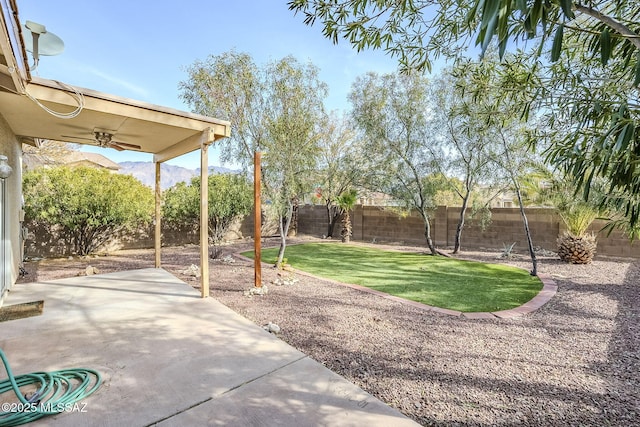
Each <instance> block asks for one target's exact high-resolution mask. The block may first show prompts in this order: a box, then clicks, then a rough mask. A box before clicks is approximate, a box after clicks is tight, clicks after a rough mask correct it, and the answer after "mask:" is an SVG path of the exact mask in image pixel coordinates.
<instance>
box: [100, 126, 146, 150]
mask: <svg viewBox="0 0 640 427" xmlns="http://www.w3.org/2000/svg"><path fill="white" fill-rule="evenodd" d="M93 134H94V136H95V141H96V142H97V143H98V146H100V147H109V148H114V149H116V150H118V151H123V150H126V149H134V150H139V149H140V146H139V145H135V144H128V143H126V142H119V141H113V140H112V138H113V134H112V133H109V132H104V131H97V130H96V131H94V132H93Z"/></svg>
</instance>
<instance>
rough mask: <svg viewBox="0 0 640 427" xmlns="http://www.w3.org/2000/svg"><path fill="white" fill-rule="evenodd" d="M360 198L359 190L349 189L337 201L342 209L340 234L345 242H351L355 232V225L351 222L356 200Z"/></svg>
mask: <svg viewBox="0 0 640 427" xmlns="http://www.w3.org/2000/svg"><path fill="white" fill-rule="evenodd" d="M357 200H358V192H357V191H356V190H354V189H349V190H347V191H345V192H343V193H342V194H340V196H339V197H338V200H337V203H338V207H339V208H340V211H341V212H342V231H341V232H340V236H341V237H342V241H343V242H344V243H349V241H351V236H352V234H353V229H352V228H353V227H352V224H351V211H352V210H353V208H354V206H355V205H356V201H357Z"/></svg>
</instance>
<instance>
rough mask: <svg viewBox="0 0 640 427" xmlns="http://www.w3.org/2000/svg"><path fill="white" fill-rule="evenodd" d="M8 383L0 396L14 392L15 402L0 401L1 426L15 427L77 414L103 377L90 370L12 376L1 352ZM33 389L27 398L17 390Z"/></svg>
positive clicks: (1, 385)
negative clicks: (58, 416) (82, 402)
mask: <svg viewBox="0 0 640 427" xmlns="http://www.w3.org/2000/svg"><path fill="white" fill-rule="evenodd" d="M0 358H2V363H3V364H4V369H5V371H6V372H7V375H8V377H9V378H8V379H6V380H3V381H0V395H3V394H4V393H8V392H10V391H13V393H15V395H16V396H17V397H18V402H15V399H11V403H9V402H7V401H6V399H0V400H1V401H2V402H3V403H2V404H1V406H2V410H1V411H0V426H1V427H9V426H18V425H22V424H26V423H29V422H31V421H34V420H37V419H38V418H42V417H44V416H46V415H54V414H57V413H60V412H65V411H66V412H80V411H82V410H83V408H84V406H83V405H80V404H79V403H78V402H79V401H80V400H82V399H84V398H85V397H87V396H89V395H90V394H92V393H93V392H94V391H96V390H97V389H98V387H100V384H101V383H102V377H101V376H100V373H99V372H98V371H94V370H93V369H83V368H78V369H64V370H60V371H51V372H34V373H31V374H24V375H18V376H17V377H14V376H13V372H12V371H11V367H10V366H9V362H8V361H7V358H6V356H5V354H4V352H3V351H2V349H0ZM32 384H34V385H36V387H38V390H37V391H36V392H35V393H33V394H31V395H30V396H29V397H26V396H23V395H22V392H21V391H20V387H24V386H28V385H32Z"/></svg>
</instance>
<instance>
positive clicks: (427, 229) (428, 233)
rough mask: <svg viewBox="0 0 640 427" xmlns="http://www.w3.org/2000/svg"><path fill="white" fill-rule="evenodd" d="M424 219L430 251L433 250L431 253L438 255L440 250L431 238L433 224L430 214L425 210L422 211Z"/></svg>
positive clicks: (425, 234)
mask: <svg viewBox="0 0 640 427" xmlns="http://www.w3.org/2000/svg"><path fill="white" fill-rule="evenodd" d="M422 219H423V220H424V237H425V239H427V246H428V247H429V251H431V255H438V251H436V248H435V246H433V240H431V224H429V216H428V215H427V214H426V213H425V212H422Z"/></svg>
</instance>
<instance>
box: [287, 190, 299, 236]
mask: <svg viewBox="0 0 640 427" xmlns="http://www.w3.org/2000/svg"><path fill="white" fill-rule="evenodd" d="M292 203H293V204H292V209H291V225H290V226H289V230H288V231H287V236H293V237H295V236H297V235H298V211H299V208H300V203H299V199H298V196H296V197H294V198H293V200H292Z"/></svg>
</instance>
